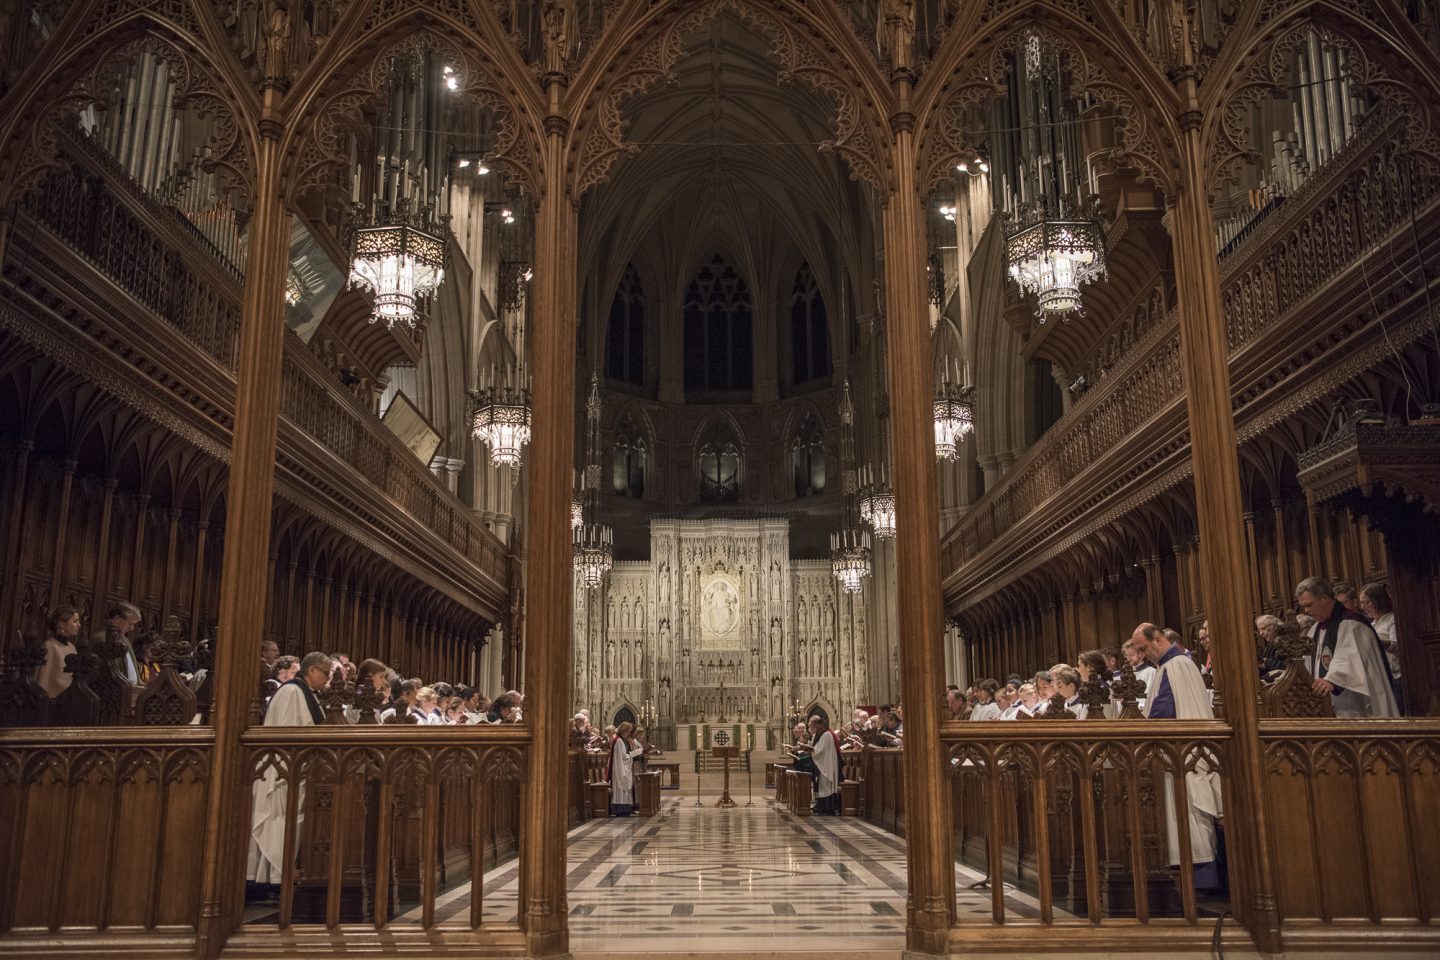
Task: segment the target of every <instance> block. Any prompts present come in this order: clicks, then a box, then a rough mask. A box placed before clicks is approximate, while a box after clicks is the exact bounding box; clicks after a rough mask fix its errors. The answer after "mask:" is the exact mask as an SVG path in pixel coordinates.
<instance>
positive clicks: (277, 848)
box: [245, 653, 332, 884]
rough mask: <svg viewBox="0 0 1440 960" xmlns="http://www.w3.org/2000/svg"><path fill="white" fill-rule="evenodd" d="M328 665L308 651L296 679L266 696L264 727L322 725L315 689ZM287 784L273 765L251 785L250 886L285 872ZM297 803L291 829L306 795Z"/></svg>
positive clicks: (326, 677)
mask: <svg viewBox="0 0 1440 960" xmlns="http://www.w3.org/2000/svg"><path fill="white" fill-rule="evenodd" d="M331 668H332V663H331V661H330V658H329V657H328V656H326V655H325V654H323V653H307V654H306V655H305V659H304V660H302V661H301V663H300V675H299V676H298V677H296V678H295V679H293V680H291V681H289V682H288V683H284V684H282V685H281V686H280V689H279V690H277V691H275V696H273V697H271V698H270V706H269V707H268V708H267V709H266V710H265V726H267V727H309V726H315V725H318V724H322V723H324V722H325V711H324V710H323V709H322V708H321V706H320V701H319V699H318V698H317V697H316V696H315V691H316V690H319V689H321V688H322V687H324V686H325V684H326V683H327V682H329V679H330V670H331ZM288 794H289V785H288V783H287V782H286V781H285V780H284V779H282V778H281V777H280V775H279V773H278V772H277V771H276V769H275V767H273V766H271V767H269V768H267V769H266V771H265V773H264V775H263V776H261V777H260V779H259V780H256V781H255V782H254V784H252V786H251V807H250V849H249V853H248V855H247V857H246V871H245V878H246V879H247V880H249V881H251V882H252V883H266V884H275V883H279V882H280V878H281V874H282V872H283V871H284V869H285V808H286V801H287V799H288ZM298 799H299V802H297V803H296V805H295V809H296V811H297V813H296V819H295V826H296V828H297V836H298V828H299V826H300V820H301V819H302V818H303V816H304V814H303V813H302V812H300V811H303V809H304V795H303V792H302V795H301V797H300V798H298Z"/></svg>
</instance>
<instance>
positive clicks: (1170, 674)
mask: <svg viewBox="0 0 1440 960" xmlns="http://www.w3.org/2000/svg"><path fill="white" fill-rule="evenodd" d="M1130 639H1131V640H1132V641H1134V642H1135V644H1136V645H1137V646H1138V647H1140V648H1141V649H1142V650H1145V651H1146V652H1148V654H1149V656H1150V659H1151V660H1153V661H1154V662H1155V674H1154V676H1152V677H1151V678H1150V683H1149V686H1148V687H1147V688H1146V690H1145V716H1147V717H1149V718H1150V719H1152V720H1213V719H1215V710H1214V708H1213V707H1211V706H1210V695H1209V691H1207V690H1206V689H1205V681H1204V680H1203V679H1202V678H1201V676H1200V668H1199V667H1197V666H1195V661H1194V660H1191V659H1190V658H1189V657H1187V656H1186V655H1185V650H1184V649H1183V648H1182V647H1178V646H1176V645H1175V644H1173V643H1171V642H1170V638H1169V637H1167V636H1166V635H1165V631H1163V630H1161V629H1160V628H1159V627H1157V626H1155V625H1154V624H1153V623H1142V624H1140V626H1138V627H1136V628H1135V633H1134V634H1132V635H1131V638H1130ZM1164 793H1165V840H1166V845H1167V848H1168V851H1169V855H1170V858H1169V859H1170V864H1171V865H1172V866H1178V865H1179V863H1180V831H1179V827H1178V821H1177V818H1176V816H1175V793H1174V783H1173V779H1172V777H1171V776H1170V775H1169V774H1166V776H1165V791H1164ZM1185 795H1186V799H1187V800H1188V802H1189V807H1190V811H1189V813H1190V816H1189V826H1190V831H1189V832H1190V861H1191V863H1192V864H1193V865H1194V875H1195V887H1196V889H1200V890H1204V889H1212V888H1216V887H1219V886H1221V885H1222V884H1223V878H1222V877H1221V876H1220V870H1219V867H1218V866H1217V865H1216V856H1217V852H1218V848H1219V838H1218V835H1217V832H1216V826H1217V824H1218V823H1219V822H1220V819H1221V817H1222V816H1223V815H1224V808H1223V806H1222V804H1221V800H1220V775H1219V774H1218V773H1217V772H1216V771H1215V770H1214V768H1212V767H1211V766H1210V765H1209V764H1208V763H1206V762H1205V761H1204V760H1200V761H1199V762H1197V763H1196V764H1195V769H1194V770H1193V771H1192V772H1190V773H1187V774H1185Z"/></svg>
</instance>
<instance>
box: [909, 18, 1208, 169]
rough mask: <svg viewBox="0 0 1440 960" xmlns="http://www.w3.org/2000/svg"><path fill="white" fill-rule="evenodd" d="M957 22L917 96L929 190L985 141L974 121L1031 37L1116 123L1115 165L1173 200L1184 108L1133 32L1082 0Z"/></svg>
mask: <svg viewBox="0 0 1440 960" xmlns="http://www.w3.org/2000/svg"><path fill="white" fill-rule="evenodd" d="M971 11H972V12H971V13H970V19H968V20H967V21H964V22H960V23H957V25H956V28H955V29H953V30H951V31H950V33H949V35H948V39H947V41H946V43H945V45H944V46H943V47H942V48H941V50H940V52H939V53H938V54H937V55H936V58H935V61H934V63H933V64H932V65H931V68H930V70H929V71H928V72H927V74H926V76H925V78H924V80H923V81H922V83H921V85H920V87H919V88H918V89H917V90H916V96H915V101H916V107H915V115H916V130H917V138H916V139H917V143H918V145H919V149H918V150H917V153H916V174H917V180H918V183H919V184H920V187H921V191H922V192H923V193H925V194H929V193H930V192H932V191H934V190H936V189H938V188H939V187H940V186H941V185H943V184H945V183H948V182H951V180H952V177H953V175H954V171H955V168H956V165H957V164H959V163H962V162H966V161H969V160H971V159H972V158H973V157H974V156H975V154H976V151H977V148H979V147H980V146H981V145H982V142H983V140H984V138H985V131H984V129H983V127H980V128H977V124H976V123H975V121H974V119H973V118H972V117H971V116H970V114H971V113H972V111H973V109H974V108H975V107H977V106H979V105H980V104H982V103H984V102H986V101H987V100H989V99H991V98H993V97H996V96H1000V95H1003V94H1004V92H1005V88H1004V82H1003V79H1002V78H1003V77H1005V76H1006V73H1007V69H1008V67H1007V62H1008V60H1009V59H1010V58H1013V57H1014V56H1015V55H1016V54H1017V51H1021V50H1022V49H1023V47H1024V45H1025V44H1026V43H1027V42H1029V41H1030V39H1031V38H1037V39H1038V40H1039V42H1040V43H1042V44H1045V45H1047V46H1049V47H1051V48H1053V49H1054V50H1055V51H1056V52H1057V54H1058V55H1059V57H1060V62H1061V64H1062V67H1063V69H1064V70H1065V72H1066V74H1067V82H1068V86H1069V89H1070V90H1071V91H1072V93H1074V94H1078V95H1084V96H1085V97H1086V98H1087V99H1088V101H1089V102H1090V103H1092V104H1094V105H1103V106H1104V107H1105V109H1106V110H1107V111H1108V114H1109V119H1110V121H1111V123H1112V125H1113V126H1112V130H1111V133H1110V136H1109V138H1108V139H1109V141H1110V143H1109V148H1108V154H1109V160H1110V162H1111V163H1113V164H1114V165H1115V166H1117V167H1118V166H1129V167H1133V168H1135V169H1136V170H1137V172H1138V173H1139V176H1140V177H1141V178H1142V179H1145V180H1148V181H1150V182H1151V183H1153V184H1154V185H1155V186H1156V187H1157V188H1158V189H1160V190H1161V191H1162V192H1165V193H1169V194H1173V192H1174V188H1175V184H1176V183H1177V182H1178V172H1179V169H1180V158H1179V154H1178V153H1177V151H1176V147H1175V144H1177V143H1178V142H1179V126H1178V120H1177V117H1178V114H1179V112H1180V103H1179V100H1178V98H1177V97H1176V95H1175V92H1174V87H1173V84H1171V83H1170V82H1169V81H1168V79H1167V78H1166V77H1165V76H1164V74H1163V72H1162V71H1161V70H1160V69H1158V68H1157V65H1156V64H1155V63H1153V62H1152V61H1151V60H1150V59H1149V58H1148V57H1146V56H1145V55H1144V54H1143V53H1142V52H1141V51H1140V50H1139V49H1138V47H1137V46H1136V45H1135V43H1134V41H1133V40H1132V39H1131V37H1130V33H1129V31H1126V30H1119V31H1107V30H1105V29H1102V28H1101V26H1100V24H1099V23H1098V22H1097V19H1096V15H1095V12H1094V11H1093V10H1092V9H1091V7H1090V4H1088V3H1087V2H1085V0H1076V2H1072V3H1065V4H1050V3H1042V2H1039V0H1025V2H1021V3H1018V4H1011V3H1009V2H1006V0H992V2H991V3H988V4H977V5H975V6H974V7H972V8H971Z"/></svg>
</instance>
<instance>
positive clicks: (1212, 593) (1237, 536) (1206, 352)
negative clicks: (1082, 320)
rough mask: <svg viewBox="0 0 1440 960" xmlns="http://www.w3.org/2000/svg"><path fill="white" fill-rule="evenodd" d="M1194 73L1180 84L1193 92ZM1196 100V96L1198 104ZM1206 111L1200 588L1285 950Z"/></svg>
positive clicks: (1191, 258) (1199, 264)
mask: <svg viewBox="0 0 1440 960" xmlns="http://www.w3.org/2000/svg"><path fill="white" fill-rule="evenodd" d="M1193 82H1194V81H1193V74H1190V75H1188V76H1185V77H1182V79H1181V84H1182V86H1184V87H1186V89H1187V92H1188V94H1189V95H1190V96H1192V97H1193V95H1194V89H1193ZM1192 102H1193V101H1192ZM1201 119H1202V117H1201V114H1200V113H1199V112H1198V111H1196V112H1191V113H1186V114H1183V115H1182V116H1181V117H1180V120H1181V134H1180V140H1179V147H1180V153H1181V177H1180V183H1179V184H1178V185H1177V189H1176V190H1175V191H1174V195H1173V196H1172V198H1171V207H1170V220H1171V231H1172V239H1173V243H1174V263H1175V285H1176V288H1177V292H1178V303H1177V313H1178V314H1179V323H1180V364H1181V368H1182V370H1183V372H1184V377H1183V380H1184V383H1185V401H1186V402H1185V406H1186V411H1187V414H1188V416H1189V421H1190V444H1191V456H1192V457H1193V460H1194V464H1195V508H1196V520H1197V524H1198V526H1199V530H1200V534H1201V536H1200V544H1199V563H1198V565H1197V566H1198V569H1197V571H1196V572H1197V574H1198V577H1197V579H1198V581H1199V582H1198V587H1199V596H1200V598H1201V599H1202V602H1203V606H1204V609H1205V610H1206V611H1207V613H1208V614H1209V616H1210V633H1211V636H1212V637H1213V638H1214V640H1213V641H1212V643H1213V650H1214V652H1215V655H1216V656H1215V659H1216V665H1215V671H1216V681H1217V684H1218V686H1219V687H1220V688H1221V689H1222V690H1223V691H1224V694H1225V714H1226V719H1227V720H1228V721H1229V723H1230V724H1231V726H1232V728H1233V740H1232V749H1231V751H1230V752H1229V754H1228V755H1227V762H1228V765H1229V771H1228V772H1229V775H1230V786H1231V789H1230V791H1229V793H1228V795H1227V796H1228V799H1229V800H1230V802H1231V803H1232V804H1233V805H1234V807H1235V808H1236V809H1235V811H1234V814H1231V813H1230V812H1229V811H1227V812H1226V816H1225V827H1226V832H1227V833H1228V834H1229V840H1230V843H1229V848H1230V850H1231V851H1232V856H1233V857H1234V858H1235V859H1234V866H1233V867H1232V869H1231V873H1232V875H1234V876H1235V878H1236V879H1237V881H1238V883H1237V888H1236V889H1235V891H1234V893H1233V895H1232V903H1233V904H1234V907H1235V912H1236V915H1237V916H1238V917H1239V918H1240V920H1241V922H1242V923H1244V924H1245V926H1246V927H1248V928H1249V930H1250V933H1251V935H1252V936H1253V937H1254V938H1255V945H1256V946H1257V947H1258V948H1259V950H1260V951H1261V952H1262V953H1278V952H1279V950H1280V946H1281V939H1280V921H1279V915H1278V910H1277V905H1276V887H1275V878H1274V866H1273V861H1272V853H1271V849H1270V847H1271V843H1272V842H1273V836H1274V835H1273V832H1272V831H1271V830H1270V828H1269V811H1268V808H1267V806H1266V803H1265V788H1264V776H1265V770H1264V756H1263V754H1262V752H1261V747H1260V733H1259V720H1258V711H1257V706H1256V693H1257V691H1256V686H1257V683H1258V677H1257V676H1256V671H1255V647H1254V642H1253V641H1252V639H1251V637H1252V630H1253V625H1252V623H1251V622H1250V614H1249V612H1248V611H1246V610H1245V609H1244V608H1243V606H1242V605H1241V604H1239V603H1233V602H1226V598H1236V597H1245V596H1248V595H1249V588H1248V584H1249V582H1250V580H1251V577H1250V575H1249V571H1248V570H1247V569H1246V560H1245V558H1246V551H1245V526H1244V520H1243V519H1242V511H1243V510H1244V506H1243V500H1242V496H1241V487H1240V460H1239V454H1238V450H1237V445H1236V439H1235V417H1234V411H1233V410H1232V408H1231V387H1230V367H1229V364H1228V361H1227V357H1228V353H1229V349H1228V345H1227V343H1226V337H1225V314H1224V311H1223V309H1222V306H1221V298H1220V272H1219V262H1218V260H1217V258H1216V256H1215V225H1214V222H1213V220H1212V219H1211V215H1210V206H1209V203H1208V202H1207V200H1206V193H1205V189H1206V180H1207V177H1206V170H1205V155H1204V147H1203V141H1202V138H1201V135H1200V121H1201Z"/></svg>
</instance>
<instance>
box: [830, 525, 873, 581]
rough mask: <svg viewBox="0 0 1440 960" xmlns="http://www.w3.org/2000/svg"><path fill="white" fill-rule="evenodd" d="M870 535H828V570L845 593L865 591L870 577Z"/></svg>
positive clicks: (844, 532)
mask: <svg viewBox="0 0 1440 960" xmlns="http://www.w3.org/2000/svg"><path fill="white" fill-rule="evenodd" d="M871 554H872V551H871V549H870V534H868V533H866V532H865V531H864V530H840V531H838V532H836V533H832V534H830V569H831V571H832V572H833V573H834V574H835V579H836V580H839V581H840V589H842V590H844V591H845V592H846V593H859V592H860V591H861V590H863V589H865V578H866V577H868V576H870V558H871Z"/></svg>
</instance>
